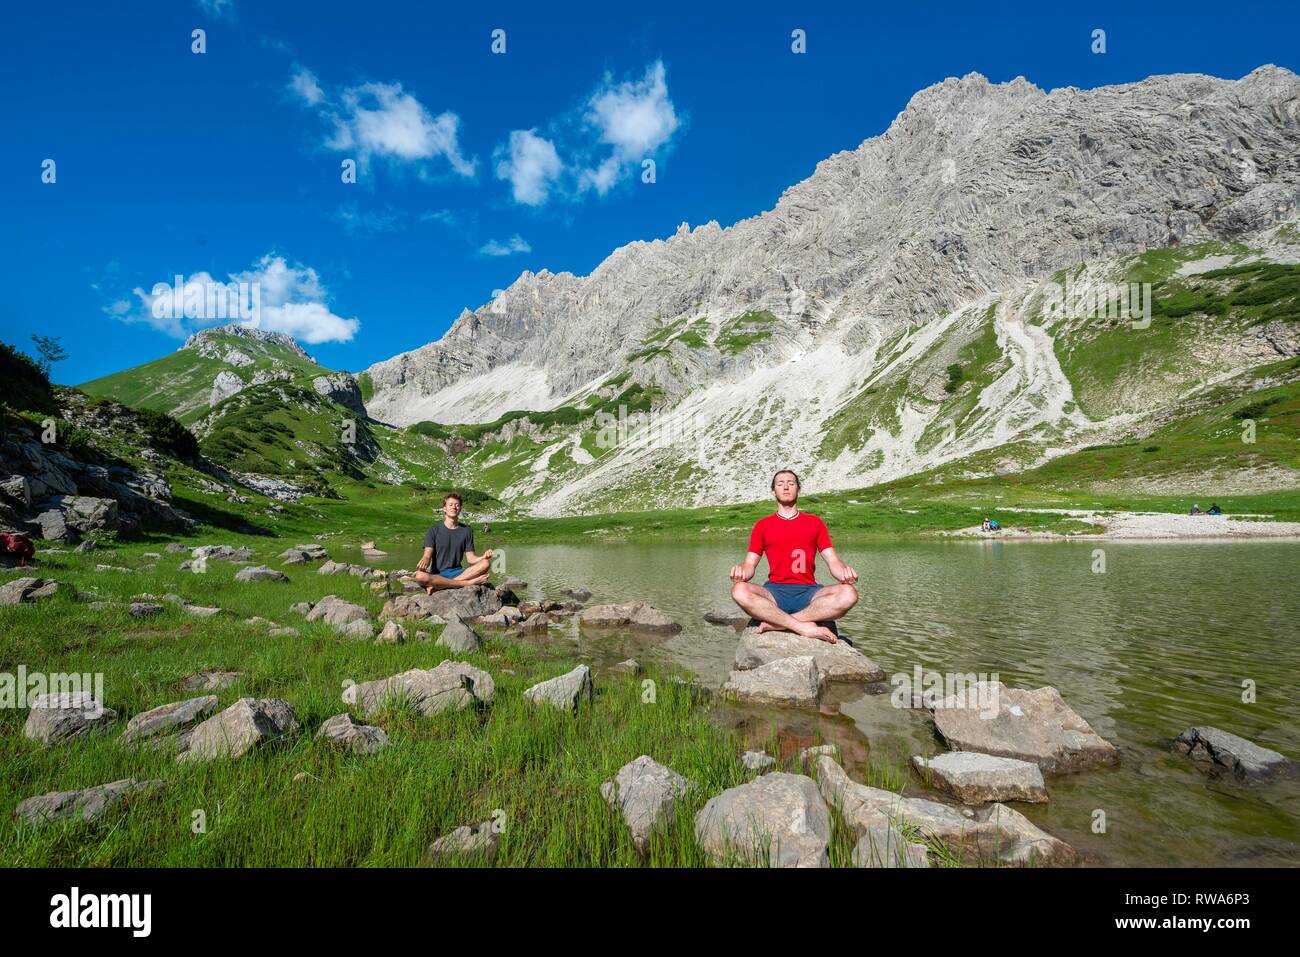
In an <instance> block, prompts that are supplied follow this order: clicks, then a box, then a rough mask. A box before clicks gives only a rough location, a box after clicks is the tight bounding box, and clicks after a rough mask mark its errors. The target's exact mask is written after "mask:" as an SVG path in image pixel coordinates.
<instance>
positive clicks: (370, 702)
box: [343, 661, 496, 716]
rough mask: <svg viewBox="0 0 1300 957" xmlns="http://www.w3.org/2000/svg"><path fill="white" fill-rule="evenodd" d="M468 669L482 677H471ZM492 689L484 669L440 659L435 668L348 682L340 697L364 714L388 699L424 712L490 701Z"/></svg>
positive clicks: (494, 688)
mask: <svg viewBox="0 0 1300 957" xmlns="http://www.w3.org/2000/svg"><path fill="white" fill-rule="evenodd" d="M471 669H472V671H473V672H475V673H477V674H478V675H481V676H482V678H481V679H480V680H478V681H475V680H474V677H472V675H471V673H470V670H471ZM495 693H496V687H495V684H494V683H493V682H492V679H491V677H490V676H489V675H487V673H486V672H483V671H479V669H477V668H473V666H471V665H466V664H465V663H464V662H446V661H444V662H443V663H442V664H441V665H439V666H438V667H437V668H431V669H427V670H426V669H420V668H412V669H411V670H410V671H404V672H402V673H401V674H398V675H393V676H391V677H389V678H380V679H378V680H376V681H366V682H362V683H361V684H355V685H351V686H349V687H348V688H346V689H345V690H344V692H343V701H344V703H345V704H349V705H354V706H356V707H358V708H360V709H361V711H362V713H363V714H366V715H372V714H375V713H377V712H379V711H381V710H383V708H384V707H385V705H387V704H389V703H394V704H398V703H403V704H406V705H407V706H409V707H411V708H413V709H414V710H415V711H417V712H419V713H420V714H423V715H426V716H427V715H435V714H440V713H441V712H443V711H459V710H461V709H462V708H468V707H470V706H471V705H473V704H474V703H475V702H476V701H481V702H482V703H484V704H488V703H491V700H492V697H493V696H494V695H495Z"/></svg>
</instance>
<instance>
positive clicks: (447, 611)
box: [379, 585, 501, 621]
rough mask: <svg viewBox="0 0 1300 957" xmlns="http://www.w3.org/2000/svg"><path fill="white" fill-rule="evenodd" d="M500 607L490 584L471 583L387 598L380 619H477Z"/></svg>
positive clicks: (497, 597)
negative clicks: (465, 585) (461, 586)
mask: <svg viewBox="0 0 1300 957" xmlns="http://www.w3.org/2000/svg"><path fill="white" fill-rule="evenodd" d="M500 608H501V598H500V597H499V596H498V595H497V592H496V589H495V588H492V587H491V586H490V585H470V586H469V587H468V588H444V589H442V590H441V591H435V592H434V593H433V594H432V595H426V594H424V593H423V592H416V593H414V594H409V595H398V596H397V597H396V598H390V599H389V600H388V601H387V602H386V603H385V604H384V608H383V611H381V612H380V613H379V617H380V618H428V619H437V620H439V621H453V620H455V619H457V618H477V617H479V616H480V615H491V614H494V613H495V612H497V611H499V610H500Z"/></svg>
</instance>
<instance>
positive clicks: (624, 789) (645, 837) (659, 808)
mask: <svg viewBox="0 0 1300 957" xmlns="http://www.w3.org/2000/svg"><path fill="white" fill-rule="evenodd" d="M688 790H690V782H688V781H687V780H686V779H685V778H684V777H682V776H681V775H680V774H678V773H677V772H676V771H674V770H673V769H672V768H668V767H665V766H664V765H662V764H660V763H659V762H658V761H656V760H654V759H653V758H651V757H650V756H649V755H646V754H643V755H641V756H640V757H639V758H637V759H635V760H634V761H629V762H628V763H627V764H625V765H623V767H621V768H619V771H618V774H616V775H614V777H613V778H612V779H611V780H609V781H606V782H605V783H604V784H602V785H601V786H600V795H601V797H603V798H604V799H605V801H606V802H607V803H608V804H609V805H610V807H613V808H615V809H616V810H619V811H621V812H622V813H623V820H625V821H626V822H627V826H628V830H630V831H631V832H632V843H633V844H635V845H636V849H637V850H638V851H644V850H645V848H646V844H647V843H648V842H649V840H650V835H651V834H652V833H653V832H654V831H655V830H658V829H661V828H663V827H665V826H667V825H668V824H669V823H671V821H672V817H673V814H674V812H675V809H676V805H677V799H678V798H679V797H682V796H683V795H684V794H686V792H687V791H688Z"/></svg>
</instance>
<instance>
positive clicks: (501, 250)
mask: <svg viewBox="0 0 1300 957" xmlns="http://www.w3.org/2000/svg"><path fill="white" fill-rule="evenodd" d="M532 251H533V247H532V246H530V245H528V242H527V241H526V240H525V239H524V238H523V237H522V236H520V235H519V234H518V233H515V234H514V235H513V236H511V237H510V238H509V239H507V240H506V241H505V242H500V241H499V240H496V239H490V240H488V241H487V242H486V243H484V244H483V247H482V248H481V249H479V252H480V253H482V254H483V255H484V256H513V255H514V254H515V253H530V252H532Z"/></svg>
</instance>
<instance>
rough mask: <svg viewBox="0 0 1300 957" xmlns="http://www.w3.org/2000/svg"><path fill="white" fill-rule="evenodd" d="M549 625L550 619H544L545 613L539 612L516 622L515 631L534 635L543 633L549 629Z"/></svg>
mask: <svg viewBox="0 0 1300 957" xmlns="http://www.w3.org/2000/svg"><path fill="white" fill-rule="evenodd" d="M550 624H551V619H550V618H548V617H546V615H545V613H543V612H540V611H539V612H536V613H534V614H532V615H529V616H528V617H527V618H525V619H524V620H523V621H520V622H516V623H515V630H516V631H522V632H525V633H533V634H536V633H537V632H543V631H545V630H546V629H547V628H548V627H550Z"/></svg>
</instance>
